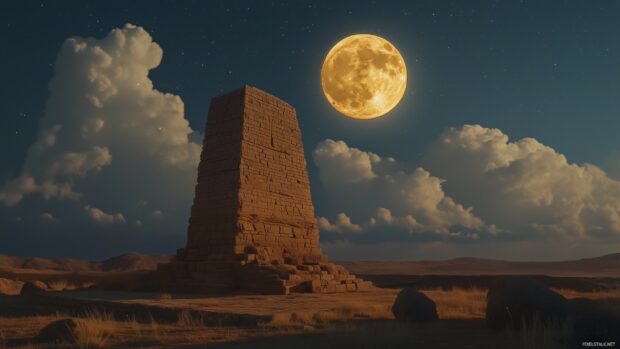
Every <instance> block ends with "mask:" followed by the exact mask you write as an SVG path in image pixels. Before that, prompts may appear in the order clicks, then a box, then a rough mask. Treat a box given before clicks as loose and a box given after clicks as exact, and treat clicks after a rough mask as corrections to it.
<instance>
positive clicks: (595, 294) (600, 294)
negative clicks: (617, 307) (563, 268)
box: [553, 288, 620, 299]
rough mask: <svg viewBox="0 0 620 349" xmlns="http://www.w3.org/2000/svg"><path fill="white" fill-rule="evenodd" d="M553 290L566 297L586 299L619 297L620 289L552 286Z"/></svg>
mask: <svg viewBox="0 0 620 349" xmlns="http://www.w3.org/2000/svg"><path fill="white" fill-rule="evenodd" d="M553 290H554V291H556V292H557V293H559V294H561V295H563V296H564V297H566V298H568V299H572V298H588V299H620V289H615V290H604V291H592V292H582V291H575V290H571V289H567V288H554V289H553Z"/></svg>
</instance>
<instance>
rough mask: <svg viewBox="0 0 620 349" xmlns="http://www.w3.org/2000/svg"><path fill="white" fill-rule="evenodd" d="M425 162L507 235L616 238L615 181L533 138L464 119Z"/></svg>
mask: <svg viewBox="0 0 620 349" xmlns="http://www.w3.org/2000/svg"><path fill="white" fill-rule="evenodd" d="M426 166H427V168H429V170H430V171H432V172H433V174H435V175H438V176H440V177H442V178H445V179H446V180H447V182H446V185H445V188H446V190H447V191H448V192H449V193H450V194H451V195H453V196H454V197H456V198H458V199H459V201H461V202H463V203H465V204H466V205H471V206H473V207H474V208H475V209H476V212H477V214H478V215H480V216H481V217H484V218H485V219H486V220H489V221H492V222H493V223H496V224H497V226H498V227H501V228H504V229H508V230H510V231H512V232H513V233H516V234H528V233H532V232H538V233H540V234H539V235H542V236H543V237H550V238H557V237H561V238H564V239H568V240H573V241H579V240H580V239H593V238H604V237H614V236H615V237H616V238H617V237H620V182H618V181H616V180H614V179H612V178H610V177H609V176H608V175H607V174H606V173H605V172H604V171H602V170H601V169H599V168H598V167H596V166H593V165H589V164H585V165H577V164H573V163H569V162H568V161H567V159H566V157H565V156H564V155H562V154H560V153H558V152H556V151H555V150H554V149H552V148H550V147H548V146H545V145H544V144H542V143H540V142H538V141H537V140H535V139H532V138H524V139H521V140H518V141H514V142H510V141H509V139H508V136H507V135H505V134H504V133H503V132H501V131H500V130H498V129H490V128H484V127H482V126H479V125H465V126H463V127H461V128H458V129H449V130H447V131H445V132H444V133H443V134H442V135H441V137H440V138H439V140H438V141H437V142H435V144H434V145H433V146H432V147H431V149H430V151H429V153H428V156H427V160H426Z"/></svg>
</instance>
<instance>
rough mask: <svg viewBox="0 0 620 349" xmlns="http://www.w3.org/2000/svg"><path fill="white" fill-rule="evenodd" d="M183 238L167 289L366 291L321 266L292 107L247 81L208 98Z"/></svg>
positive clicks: (163, 270)
mask: <svg viewBox="0 0 620 349" xmlns="http://www.w3.org/2000/svg"><path fill="white" fill-rule="evenodd" d="M187 235H188V236H187V237H188V240H187V246H186V247H185V248H182V249H179V250H178V251H177V255H176V257H175V258H174V260H173V261H172V262H171V263H170V264H167V265H162V266H160V269H159V274H161V275H162V277H163V278H164V280H165V286H164V287H166V288H169V289H171V290H177V291H195V292H225V291H234V290H242V291H247V292H256V293H272V294H273V293H275V294H287V293H289V292H347V291H356V290H364V289H368V288H370V287H371V284H370V282H367V281H363V280H361V279H357V278H356V277H355V276H354V275H351V274H349V273H348V272H347V271H346V270H345V269H344V268H343V267H342V266H340V265H336V264H332V263H327V257H326V256H325V255H323V253H322V252H321V249H320V248H319V233H318V227H317V222H316V218H315V216H314V207H313V205H312V198H311V196H310V185H309V181H308V174H307V172H306V160H305V157H304V151H303V144H302V142H301V132H300V130H299V125H298V123H297V117H296V114H295V109H294V108H293V107H291V106H290V105H289V104H287V103H285V102H284V101H282V100H280V99H278V98H276V97H274V96H272V95H270V94H268V93H266V92H263V91H261V90H259V89H257V88H254V87H250V86H245V87H244V88H241V89H239V90H236V91H233V92H230V93H227V94H225V95H222V96H218V97H215V98H213V99H212V100H211V106H210V109H209V117H208V120H207V125H206V133H205V138H204V143H203V150H202V155H201V158H200V165H199V167H198V184H197V185H196V194H195V197H194V205H193V207H192V211H191V218H190V220H189V228H188V234H187Z"/></svg>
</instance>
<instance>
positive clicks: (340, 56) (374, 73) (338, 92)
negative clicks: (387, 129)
mask: <svg viewBox="0 0 620 349" xmlns="http://www.w3.org/2000/svg"><path fill="white" fill-rule="evenodd" d="M321 85H322V86H323V93H325V97H327V100H328V101H329V103H330V104H331V105H332V106H333V107H334V108H335V109H336V110H337V111H339V112H341V113H342V114H344V115H346V116H349V117H352V118H355V119H373V118H376V117H379V116H382V115H385V114H386V113H387V112H389V111H390V110H392V109H393V108H394V107H395V106H396V105H397V104H398V102H400V100H401V99H402V98H403V95H404V94H405V89H406V88H407V67H405V61H404V60H403V57H402V56H401V55H400V52H398V50H397V49H396V47H394V45H392V44H391V43H390V42H389V41H387V40H385V39H383V38H380V37H378V36H375V35H369V34H357V35H351V36H349V37H346V38H344V39H343V40H341V41H340V42H339V43H337V44H336V46H334V47H333V48H332V49H331V50H330V51H329V53H328V54H327V57H325V62H324V63H323V69H321Z"/></svg>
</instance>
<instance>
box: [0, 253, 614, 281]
mask: <svg viewBox="0 0 620 349" xmlns="http://www.w3.org/2000/svg"><path fill="white" fill-rule="evenodd" d="M170 259H171V257H169V256H151V255H143V254H139V253H126V254H122V255H120V256H116V257H111V258H108V259H106V260H102V261H84V260H79V259H68V258H67V259H65V258H63V259H45V258H31V257H11V256H6V255H0V269H5V270H8V269H11V270H15V271H19V270H24V271H26V270H35V271H55V272H131V271H140V270H155V269H156V268H157V265H158V264H161V263H167V262H169V261H170ZM337 263H340V264H342V265H344V266H345V267H346V268H347V269H348V270H349V271H350V272H351V273H354V274H362V275H548V276H580V277H620V253H615V254H610V255H605V256H601V257H595V258H584V259H579V260H573V261H562V262H511V261H504V260H495V259H483V258H455V259H448V260H440V261H359V262H351V261H344V262H337Z"/></svg>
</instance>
